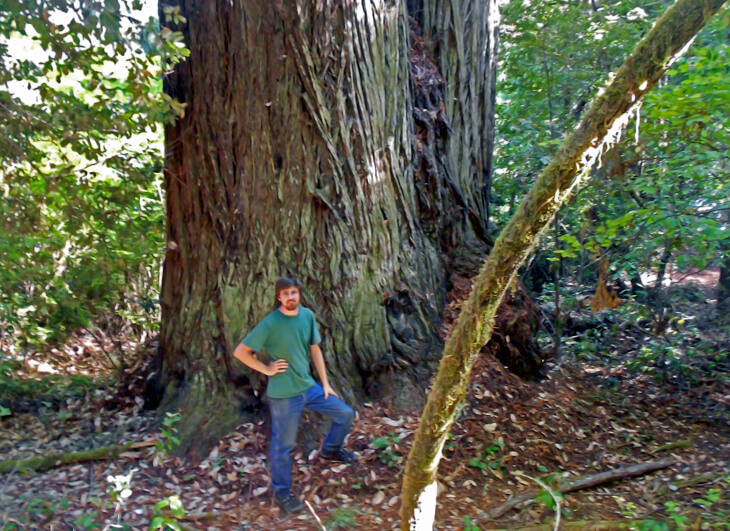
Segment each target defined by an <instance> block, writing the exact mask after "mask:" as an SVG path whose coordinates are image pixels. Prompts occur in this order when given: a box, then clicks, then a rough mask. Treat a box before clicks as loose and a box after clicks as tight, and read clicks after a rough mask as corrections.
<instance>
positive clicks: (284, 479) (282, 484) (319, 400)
mask: <svg viewBox="0 0 730 531" xmlns="http://www.w3.org/2000/svg"><path fill="white" fill-rule="evenodd" d="M269 405H270V408H271V452H270V459H271V482H272V484H273V487H274V494H275V495H276V496H288V495H289V494H291V467H292V459H291V455H290V454H291V451H292V448H294V445H295V444H296V442H297V429H298V428H299V418H300V417H301V415H302V411H303V410H304V408H307V409H311V410H313V411H316V412H317V413H319V414H320V415H322V416H323V417H325V418H328V419H332V427H331V428H330V431H329V433H328V434H327V437H325V439H324V443H322V450H324V451H326V452H328V453H329V452H336V451H337V450H339V449H340V448H341V447H342V443H343V441H344V440H345V437H346V436H347V434H348V433H349V431H350V427H352V421H353V420H354V419H355V412H354V411H353V410H352V408H351V407H350V406H348V405H347V404H345V403H344V402H343V401H342V400H340V399H339V398H337V397H336V396H332V395H330V396H329V397H328V398H327V400H325V399H324V391H323V390H322V386H321V385H319V384H315V385H314V386H312V387H310V388H309V389H308V390H307V391H305V392H304V393H302V394H301V395H297V396H293V397H291V398H269Z"/></svg>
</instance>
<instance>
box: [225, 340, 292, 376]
mask: <svg viewBox="0 0 730 531" xmlns="http://www.w3.org/2000/svg"><path fill="white" fill-rule="evenodd" d="M233 356H234V357H235V358H236V359H237V360H238V361H240V362H241V363H243V364H244V365H245V366H247V367H250V368H252V369H253V370H255V371H259V372H260V373H263V374H265V375H266V376H274V375H275V374H279V373H280V372H285V371H286V370H287V369H288V368H289V364H288V363H287V361H286V360H276V361H272V362H271V363H269V364H268V365H266V364H265V363H264V362H262V361H259V360H258V359H257V358H256V356H254V355H253V350H252V349H251V347H249V346H247V345H244V344H243V343H240V344H239V345H238V346H237V347H236V350H234V351H233Z"/></svg>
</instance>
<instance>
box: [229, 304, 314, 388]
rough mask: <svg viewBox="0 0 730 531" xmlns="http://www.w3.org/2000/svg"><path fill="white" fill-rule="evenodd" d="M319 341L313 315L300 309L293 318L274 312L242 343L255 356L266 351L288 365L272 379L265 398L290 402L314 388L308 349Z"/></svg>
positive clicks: (273, 358)
mask: <svg viewBox="0 0 730 531" xmlns="http://www.w3.org/2000/svg"><path fill="white" fill-rule="evenodd" d="M320 341H322V338H321V337H320V335H319V330H318V329H317V321H316V320H315V318H314V313H313V312H312V310H310V309H309V308H305V307H304V306H300V307H299V313H298V314H297V315H295V316H293V317H289V316H288V315H284V314H283V313H281V311H279V310H278V309H276V310H274V311H273V312H271V313H270V314H269V315H267V316H266V317H264V318H263V319H262V320H261V322H260V323H259V324H257V325H256V328H254V329H253V330H251V332H250V333H249V334H248V335H247V336H246V337H245V338H244V339H243V341H242V342H241V343H243V344H244V345H246V346H247V347H249V348H251V349H252V350H253V351H255V352H260V351H262V350H263V351H264V352H265V353H266V354H267V355H268V356H269V357H270V358H271V359H272V360H278V359H285V360H286V361H287V362H289V368H288V369H287V370H286V371H285V372H282V373H279V374H277V375H274V376H269V385H268V386H267V388H266V394H267V395H269V396H270V397H272V398H290V397H292V396H297V395H300V394H302V393H304V392H305V391H306V390H307V389H309V388H310V387H312V386H313V385H314V383H315V382H314V378H312V373H311V372H310V371H309V357H310V354H309V347H311V346H312V345H318V344H319V342H320Z"/></svg>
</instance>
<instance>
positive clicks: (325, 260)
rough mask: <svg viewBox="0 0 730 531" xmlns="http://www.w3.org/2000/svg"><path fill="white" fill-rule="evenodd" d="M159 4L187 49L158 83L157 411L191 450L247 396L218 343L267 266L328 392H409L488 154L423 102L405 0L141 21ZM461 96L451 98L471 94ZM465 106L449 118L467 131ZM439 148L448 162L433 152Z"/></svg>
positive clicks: (250, 6) (244, 310) (473, 226)
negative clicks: (289, 278) (177, 111)
mask: <svg viewBox="0 0 730 531" xmlns="http://www.w3.org/2000/svg"><path fill="white" fill-rule="evenodd" d="M474 4H475V6H476V5H477V4H478V6H479V7H478V8H475V11H480V10H483V9H484V7H483V6H482V5H481V4H480V3H478V2H474ZM170 5H178V6H179V7H180V13H181V14H182V15H183V16H184V17H185V18H186V20H187V22H185V23H183V24H182V25H181V26H180V27H179V28H174V29H180V31H183V33H184V35H185V37H186V43H187V45H188V47H189V48H190V51H191V54H190V57H189V58H188V59H187V60H186V61H185V62H183V63H181V64H180V65H178V67H177V68H176V70H175V72H174V73H173V74H172V75H171V76H169V77H168V79H167V80H166V82H165V91H166V92H167V93H168V94H170V95H171V96H172V97H174V98H176V99H177V100H178V101H180V102H181V103H184V104H186V110H185V115H184V116H182V117H181V118H180V119H179V120H178V121H177V122H176V123H175V124H174V125H172V126H168V127H166V131H165V137H166V147H165V149H166V159H165V186H166V192H167V198H166V201H167V219H168V226H167V240H168V245H167V250H166V256H165V266H164V274H163V284H162V325H161V333H160V355H161V358H162V378H161V385H162V386H163V387H164V389H165V393H164V399H163V408H164V409H179V410H182V419H183V420H182V421H181V422H180V423H179V425H178V428H179V430H180V434H181V438H182V439H183V440H185V441H194V446H198V447H205V446H206V445H207V444H209V443H210V442H212V441H214V440H216V439H217V438H218V437H220V436H221V435H222V434H224V433H226V432H228V431H229V430H230V429H231V428H233V427H234V426H235V425H236V423H237V422H240V420H241V415H242V412H243V411H242V407H241V404H243V409H245V408H246V407H250V406H252V405H253V404H254V403H255V399H254V398H253V393H252V388H253V387H255V385H256V384H255V381H254V380H252V379H251V377H250V375H249V374H248V373H247V372H245V371H244V370H243V366H239V364H237V362H235V360H233V358H232V357H231V353H232V350H233V348H234V347H235V345H236V344H237V343H238V342H239V341H240V340H241V339H242V337H243V336H244V335H245V334H246V333H247V332H248V331H249V330H250V329H251V328H252V327H253V326H254V325H255V324H256V323H257V322H258V321H259V320H260V319H261V318H262V317H264V315H266V313H268V312H269V311H271V310H272V309H273V303H274V288H273V286H274V282H275V280H276V279H277V278H278V277H279V276H281V275H284V274H288V275H293V276H296V277H298V278H299V279H300V280H301V281H302V284H303V287H304V289H303V299H304V303H305V305H307V306H309V307H310V308H311V309H312V310H314V311H315V313H316V314H317V318H318V322H319V325H320V329H321V332H322V336H323V338H324V341H323V350H324V352H325V356H326V359H327V366H328V369H329V372H330V373H331V375H332V381H333V383H334V385H335V386H336V388H337V389H338V391H340V392H341V393H342V395H344V397H345V398H346V399H347V400H349V401H351V402H354V401H357V400H358V399H362V398H364V397H366V396H382V395H383V394H385V393H388V392H389V391H390V392H391V393H393V394H394V395H395V396H396V397H397V398H398V399H401V400H403V401H404V402H405V401H408V400H411V399H413V397H414V396H416V395H417V394H418V393H420V394H421V400H422V399H423V395H422V393H423V391H422V388H423V387H424V384H425V382H426V381H427V380H428V378H429V377H430V375H431V374H432V373H433V370H434V369H435V367H436V365H437V361H438V359H439V357H440V354H441V349H442V344H441V343H440V340H439V338H438V328H439V326H440V321H441V314H442V310H443V306H444V303H445V295H446V291H447V288H448V271H447V270H448V268H449V267H450V266H451V263H452V262H453V260H455V257H457V255H458V254H459V252H458V251H459V250H458V249H456V246H457V245H459V242H460V241H462V240H463V241H468V242H478V241H480V240H484V239H485V238H484V235H485V227H486V218H483V217H482V216H483V215H484V212H485V197H484V189H485V188H484V187H485V175H488V174H489V172H490V167H489V166H488V165H489V163H490V161H489V160H488V158H486V157H485V156H484V155H483V153H482V152H483V150H484V147H483V146H482V145H481V144H479V145H476V144H475V141H474V140H473V139H471V140H469V141H468V142H467V141H462V140H458V141H456V140H454V137H460V136H461V132H460V131H459V130H455V129H453V128H452V129H451V130H449V129H448V119H447V118H446V116H445V114H443V109H444V107H443V101H444V96H440V97H441V105H438V106H436V105H435V103H437V102H433V101H432V102H431V103H430V105H429V104H427V103H423V101H425V99H424V98H425V96H424V95H425V94H427V93H429V91H431V93H432V94H434V95H436V94H437V93H438V90H435V89H434V88H433V86H432V85H430V84H429V83H431V81H432V79H431V78H429V77H428V76H423V75H421V77H420V78H418V77H417V72H416V69H415V66H414V62H413V56H414V55H416V54H415V53H414V52H412V50H411V47H412V43H411V36H410V27H409V21H408V16H407V15H408V14H407V10H406V5H405V3H404V2H400V1H396V2H383V1H381V0H366V1H364V2H352V1H346V2H337V1H334V0H330V1H327V0H323V1H318V2H305V1H303V0H299V1H292V2H280V3H278V2H269V1H268V0H235V1H233V2H222V1H215V0H180V1H179V2H177V3H174V2H173V3H171V2H165V1H163V2H162V3H161V4H160V13H161V20H163V21H164V15H163V13H164V10H165V8H166V7H167V6H170ZM453 31H454V33H459V27H455V28H454V29H453ZM472 51H473V52H474V53H481V54H482V56H485V54H487V53H488V51H489V47H484V46H483V43H482V45H481V47H478V49H476V50H472ZM460 53H461V54H464V53H471V52H470V48H469V47H464V48H463V50H461V51H460ZM421 59H422V61H421V62H422V63H424V62H425V61H426V59H425V58H423V57H422V58H421ZM465 60H466V58H465V57H464V56H457V57H455V58H453V59H451V63H453V64H457V63H459V61H465ZM424 64H425V63H424ZM464 68H469V67H468V65H467V66H465V67H464ZM489 72H492V73H493V70H486V71H484V72H482V73H479V75H489ZM421 74H423V72H421ZM480 86H481V85H480ZM472 90H480V89H479V88H478V87H477V86H475V85H474V84H465V85H464V87H463V88H461V89H460V90H457V91H455V92H453V97H457V98H458V97H461V98H462V99H463V100H464V101H467V100H469V101H470V100H471V99H474V100H478V101H480V102H481V103H480V104H484V105H486V103H484V100H485V99H489V98H491V96H489V97H487V96H481V95H479V94H477V93H473V94H472V93H471V92H470V91H472ZM449 99H451V96H450V97H449ZM416 100H418V101H419V102H421V103H420V104H419V106H418V109H416V107H415V105H414V102H415V101H416ZM490 101H491V100H490ZM435 108H436V109H440V111H441V113H442V114H441V115H439V114H438V112H436V110H434V109H435ZM483 116H491V109H486V108H485V109H484V113H483V114H476V115H474V116H469V115H468V114H467V113H466V111H464V115H463V117H461V118H460V120H467V119H471V120H472V121H473V124H472V125H470V128H469V131H480V132H481V133H484V132H486V131H488V130H489V128H490V127H491V122H490V123H483V119H482V118H483ZM485 134H486V133H485ZM470 135H472V136H473V133H470ZM487 136H488V134H487ZM423 139H426V140H425V141H424V140H423ZM449 139H450V140H449ZM429 142H430V144H429ZM454 142H456V143H454ZM452 145H456V146H459V157H460V159H459V160H461V158H463V159H465V160H466V159H468V160H469V161H471V162H470V164H471V166H470V169H469V170H468V172H466V171H465V173H463V174H460V173H457V172H456V169H457V168H458V166H456V165H453V166H454V169H451V166H449V165H448V164H447V162H444V161H447V160H448V157H447V156H446V155H443V154H441V153H439V154H438V156H437V155H436V152H438V151H447V152H448V151H449V150H450V149H452V148H451V147H450V146H452ZM442 146H443V147H442ZM427 157H428V158H430V160H431V162H430V163H428V164H427V163H425V162H424V159H425V158H427ZM457 177H458V178H457ZM487 185H488V182H487ZM434 212H435V213H436V214H437V215H436V216H435V217H434ZM434 220H436V221H434ZM442 220H448V221H442ZM464 254H466V253H464ZM396 391H397V392H396ZM409 391H410V392H409ZM211 411H214V412H215V413H216V414H215V415H211V414H210V412H211Z"/></svg>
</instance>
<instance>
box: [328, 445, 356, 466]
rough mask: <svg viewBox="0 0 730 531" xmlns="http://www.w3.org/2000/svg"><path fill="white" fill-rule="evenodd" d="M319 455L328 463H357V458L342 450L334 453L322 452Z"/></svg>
mask: <svg viewBox="0 0 730 531" xmlns="http://www.w3.org/2000/svg"><path fill="white" fill-rule="evenodd" d="M319 455H320V456H321V457H322V458H323V459H327V460H328V461H338V462H340V463H354V462H355V461H357V456H356V455H355V454H353V453H352V452H348V451H347V450H345V449H343V448H340V449H339V450H335V451H334V452H328V451H326V450H322V452H321V453H320V454H319Z"/></svg>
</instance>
